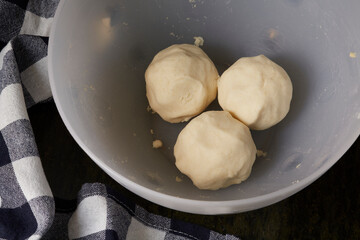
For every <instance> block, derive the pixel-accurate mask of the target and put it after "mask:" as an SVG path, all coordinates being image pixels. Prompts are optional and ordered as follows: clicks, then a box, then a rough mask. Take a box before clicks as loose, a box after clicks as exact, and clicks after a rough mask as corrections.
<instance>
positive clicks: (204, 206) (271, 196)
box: [48, 0, 360, 215]
mask: <svg viewBox="0 0 360 240" xmlns="http://www.w3.org/2000/svg"><path fill="white" fill-rule="evenodd" d="M67 2H70V1H67V0H60V2H59V5H58V8H57V11H56V13H55V16H54V20H53V23H52V28H51V32H50V37H49V47H48V71H49V81H50V87H51V91H52V94H53V98H54V102H55V105H56V107H57V109H58V111H59V114H60V116H61V118H62V120H63V122H64V124H65V126H66V128H67V129H68V131H69V132H70V134H71V136H72V137H73V138H74V139H75V141H76V142H77V144H79V146H80V147H81V148H82V149H83V150H84V151H85V153H86V154H87V155H88V156H89V157H90V158H91V159H92V160H93V161H94V162H95V163H96V164H97V165H98V166H99V167H100V168H102V169H103V170H104V171H105V172H106V173H107V174H108V175H110V177H112V178H113V179H114V180H116V181H117V182H118V183H119V184H121V185H122V186H124V187H125V188H127V189H128V190H129V191H131V192H133V193H135V194H137V195H139V196H140V197H142V198H145V199H147V200H149V201H151V202H154V203H156V204H159V205H162V206H165V207H168V208H172V209H175V210H179V211H183V212H189V213H196V214H207V215H216V214H232V213H239V212H245V211H250V210H255V209H259V208H262V207H266V206H269V205H271V204H274V203H276V202H279V201H281V200H284V199H285V198H287V197H289V196H291V195H293V194H295V193H297V192H299V191H300V190H302V189H303V188H305V187H306V186H308V185H310V184H311V183H312V182H314V181H315V180H316V179H318V178H319V177H320V176H322V175H323V174H324V173H325V172H326V171H327V170H328V169H330V168H331V167H332V166H333V165H334V164H335V163H336V162H337V161H338V160H339V159H340V158H341V157H342V156H343V155H344V154H345V152H346V151H347V150H348V149H349V148H350V147H351V145H352V144H353V143H354V142H355V141H356V139H357V138H358V137H359V135H360V128H359V129H354V131H353V132H352V134H351V135H350V136H349V137H348V138H347V140H346V141H344V142H343V144H342V146H341V147H340V148H339V149H338V151H337V152H336V153H335V154H333V155H332V156H331V157H330V158H329V160H328V161H327V162H326V163H325V164H324V165H323V166H321V167H320V168H319V169H318V170H316V171H315V172H313V173H312V174H311V175H309V176H308V177H306V178H304V179H302V180H299V182H297V183H294V184H292V185H290V186H287V187H285V188H282V189H280V190H277V191H274V192H271V193H267V194H264V195H261V196H257V197H252V198H246V199H240V200H226V201H206V200H192V199H185V198H180V197H175V196H171V195H167V194H165V193H160V192H157V191H154V190H151V189H148V188H146V187H143V186H141V185H139V184H137V183H135V182H133V181H132V180H131V179H128V178H126V177H124V176H122V175H120V174H118V173H117V172H115V171H114V170H113V169H111V168H110V167H109V166H108V165H106V164H105V163H104V162H102V160H101V159H100V158H99V157H97V155H96V154H95V153H94V152H93V151H92V150H91V149H89V148H88V147H87V146H86V145H85V143H84V141H83V140H82V139H81V138H80V137H79V136H78V135H77V133H76V130H75V129H74V128H73V127H72V126H71V123H70V121H69V119H68V118H67V115H66V113H65V111H64V109H63V108H62V104H61V101H60V100H59V94H58V91H57V89H56V86H55V85H56V80H55V79H56V78H55V75H54V67H53V66H54V64H53V58H54V55H55V54H54V48H55V46H54V35H55V33H56V26H57V25H58V22H59V19H60V17H61V14H62V11H63V9H64V5H65V4H66V3H67Z"/></svg>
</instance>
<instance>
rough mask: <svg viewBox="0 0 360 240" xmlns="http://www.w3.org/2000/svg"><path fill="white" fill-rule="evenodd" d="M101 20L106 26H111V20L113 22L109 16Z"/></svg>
mask: <svg viewBox="0 0 360 240" xmlns="http://www.w3.org/2000/svg"><path fill="white" fill-rule="evenodd" d="M101 22H102V24H104V25H105V26H106V27H108V28H109V27H110V22H111V20H110V18H109V17H106V18H103V19H101Z"/></svg>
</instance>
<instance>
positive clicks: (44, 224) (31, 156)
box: [0, 0, 236, 240]
mask: <svg viewBox="0 0 360 240" xmlns="http://www.w3.org/2000/svg"><path fill="white" fill-rule="evenodd" d="M57 5H58V0H18V1H16V0H0V50H1V52H0V239H40V238H44V239H66V238H70V239H169V240H170V239H193V240H196V239H236V238H235V237H233V236H231V235H221V234H219V233H216V232H213V231H210V230H209V229H205V228H202V227H200V226H195V225H192V224H189V223H185V222H181V221H178V220H175V219H169V218H165V217H161V216H158V215H154V214H151V213H148V212H147V211H145V210H144V209H143V208H141V207H139V206H137V205H136V204H134V203H133V202H131V201H129V200H128V199H126V198H124V197H123V196H121V195H119V194H118V193H116V192H114V191H113V190H112V189H110V188H108V187H106V186H105V185H103V184H99V183H95V184H85V185H84V186H83V187H82V189H81V191H80V192H79V194H78V199H77V201H64V200H54V197H53V196H52V193H51V189H50V187H49V184H48V183H47V180H46V177H45V174H44V171H43V169H42V165H41V161H40V158H39V153H38V151H37V147H36V144H35V140H34V134H33V131H32V128H31V124H30V121H29V117H28V114H27V108H29V107H31V106H32V105H34V104H36V103H39V102H42V101H45V100H47V99H49V98H51V91H50V87H49V81H48V72H47V42H48V36H49V32H50V27H51V23H52V20H53V17H54V14H55V10H56V6H57ZM64 206H67V207H66V208H64ZM55 208H56V214H55ZM68 210H69V211H70V212H71V213H68V212H69V211H68ZM74 210H75V212H73V211H74Z"/></svg>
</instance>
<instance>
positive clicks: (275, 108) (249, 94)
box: [218, 55, 293, 130]
mask: <svg viewBox="0 0 360 240" xmlns="http://www.w3.org/2000/svg"><path fill="white" fill-rule="evenodd" d="M292 90H293V88H292V83H291V80H290V78H289V76H288V75H287V73H286V72H285V70H284V69H283V68H282V67H280V66H279V65H277V64H276V63H274V62H273V61H271V60H270V59H268V58H267V57H265V56H264V55H260V56H256V57H246V58H240V59H239V60H238V61H237V62H235V63H234V64H233V65H232V66H231V67H229V68H228V69H227V70H226V71H225V72H224V73H223V74H222V76H221V78H220V79H219V82H218V99H219V104H220V106H221V107H222V108H223V109H224V110H226V111H229V112H230V113H231V114H232V115H233V116H234V117H236V118H237V119H239V120H240V121H242V122H243V123H245V124H246V125H247V126H248V127H249V128H251V129H254V130H263V129H266V128H269V127H271V126H273V125H275V124H277V123H278V122H280V121H281V120H282V119H283V118H284V117H285V116H286V114H287V113H288V112H289V108H290V102H291V98H292Z"/></svg>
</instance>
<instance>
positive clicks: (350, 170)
mask: <svg viewBox="0 0 360 240" xmlns="http://www.w3.org/2000/svg"><path fill="white" fill-rule="evenodd" d="M29 115H30V120H31V123H32V126H33V129H34V133H35V137H36V141H37V144H38V148H39V152H40V156H41V159H42V163H43V167H44V170H45V174H46V176H47V179H48V181H49V184H50V187H51V189H52V191H53V194H54V195H55V196H57V197H60V198H65V199H72V198H75V197H76V194H77V192H78V191H79V189H80V187H81V185H82V184H83V183H85V182H102V183H105V184H108V185H110V186H112V187H113V188H114V189H116V190H118V191H120V192H121V193H123V194H124V195H126V196H128V197H130V198H132V199H133V200H134V201H135V202H136V203H137V204H139V205H141V206H143V207H144V208H145V209H147V210H148V211H150V212H153V213H156V214H160V215H162V216H166V217H172V218H177V219H181V220H184V221H188V222H192V223H196V224H199V225H202V226H205V227H207V228H210V229H213V230H215V231H218V232H221V233H228V234H233V235H236V236H238V237H241V238H242V239H244V240H246V239H360V191H359V186H360V179H359V171H360V139H359V138H358V140H357V141H356V142H355V143H354V144H353V146H352V147H351V148H350V149H349V150H348V151H347V153H346V154H345V155H344V156H343V157H342V158H341V159H340V160H339V161H338V162H337V163H336V164H335V165H334V166H333V167H332V168H331V169H330V170H329V171H328V172H327V173H326V174H324V175H323V176H322V177H321V178H320V179H319V180H317V181H316V182H315V183H313V184H311V185H310V186H309V187H307V188H306V189H304V190H302V191H301V192H299V193H297V194H295V195H293V196H291V197H289V198H288V199H286V200H283V201H281V202H279V203H276V204H274V205H271V206H269V207H265V208H263V209H259V210H255V211H250V212H246V213H240V214H233V215H219V216H204V215H195V214H188V213H183V212H179V211H175V210H171V209H167V208H164V207H161V206H159V205H156V204H154V203H151V202H149V201H146V200H144V199H142V198H140V197H138V196H136V195H134V194H132V193H131V192H129V191H128V190H126V189H125V188H123V187H122V186H121V185H120V184H118V183H116V182H115V181H114V180H112V179H111V178H110V177H109V176H108V175H106V174H105V173H104V172H103V171H102V170H101V169H100V168H99V167H97V166H96V165H95V163H94V162H93V161H92V160H91V159H90V158H89V157H88V156H87V155H86V154H85V153H84V152H83V151H82V149H81V148H80V147H79V146H78V145H77V144H76V142H75V141H74V140H73V138H72V137H71V136H70V134H69V133H68V131H67V129H66V128H65V126H64V124H63V122H62V120H61V118H60V116H59V114H58V112H57V110H56V107H55V104H54V103H53V102H52V101H50V102H47V103H43V104H39V105H37V106H34V107H32V108H31V109H30V110H29Z"/></svg>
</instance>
